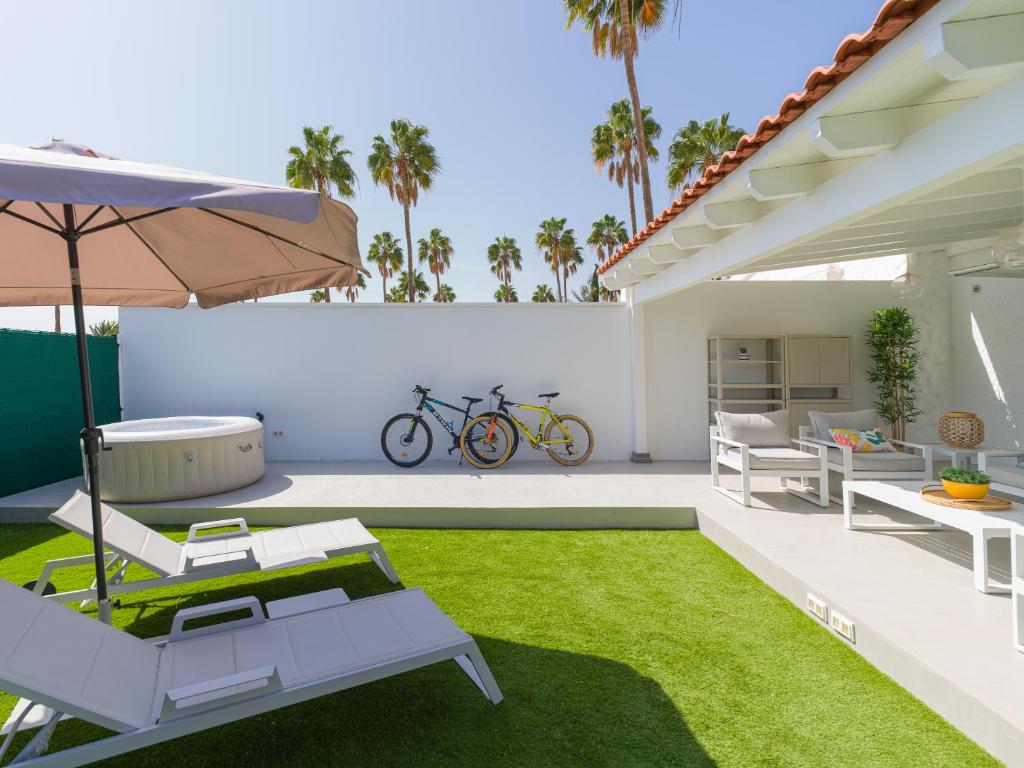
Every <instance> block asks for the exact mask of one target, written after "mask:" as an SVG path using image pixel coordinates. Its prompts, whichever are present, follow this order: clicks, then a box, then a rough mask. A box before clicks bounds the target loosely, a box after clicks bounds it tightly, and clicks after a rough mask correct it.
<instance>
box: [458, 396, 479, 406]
mask: <svg viewBox="0 0 1024 768" xmlns="http://www.w3.org/2000/svg"><path fill="white" fill-rule="evenodd" d="M462 399H463V400H465V401H466V403H467V404H469V405H473V404H474V403H482V402H483V401H484V399H483V398H482V397H466V396H465V395H463V396H462Z"/></svg>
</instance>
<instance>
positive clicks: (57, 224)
mask: <svg viewBox="0 0 1024 768" xmlns="http://www.w3.org/2000/svg"><path fill="white" fill-rule="evenodd" d="M36 208H38V209H39V210H40V211H42V212H43V213H45V214H46V218H48V219H49V220H50V221H52V222H53V226H55V227H56V228H57V229H59V230H60V231H61V232H66V230H65V229H64V226H63V225H62V224H61V223H60V222H59V221H57V217H56V216H54V215H53V214H52V213H50V211H49V210H48V209H47V207H46V206H45V205H43V204H42V203H40V202H39V201H36Z"/></svg>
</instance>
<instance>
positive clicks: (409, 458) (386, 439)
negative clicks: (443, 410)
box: [380, 413, 434, 467]
mask: <svg viewBox="0 0 1024 768" xmlns="http://www.w3.org/2000/svg"><path fill="white" fill-rule="evenodd" d="M433 445H434V436H433V435H432V434H431V432H430V427H428V426H427V422H425V421H424V420H423V417H422V416H420V415H418V414H415V413H400V414H398V415H397V416H392V417H391V418H390V419H389V420H388V423H387V424H385V425H384V429H382V430H381V432H380V447H381V449H382V450H383V451H384V455H385V456H387V457H388V461H390V462H391V463H392V464H394V465H396V466H399V467H415V466H416V465H417V464H419V463H420V462H422V461H423V460H424V459H425V458H427V456H429V455H430V449H431V448H432V447H433Z"/></svg>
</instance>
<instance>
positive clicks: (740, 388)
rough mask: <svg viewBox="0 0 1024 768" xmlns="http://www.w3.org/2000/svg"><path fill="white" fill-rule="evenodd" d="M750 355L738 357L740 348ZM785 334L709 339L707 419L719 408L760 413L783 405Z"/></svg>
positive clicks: (711, 420)
mask: <svg viewBox="0 0 1024 768" xmlns="http://www.w3.org/2000/svg"><path fill="white" fill-rule="evenodd" d="M741 348H744V349H746V354H747V355H749V359H740V354H741V353H740V349H741ZM784 353H785V337H783V336H712V337H711V338H709V339H708V421H709V423H711V422H713V421H714V413H715V411H718V410H723V411H733V412H739V413H743V412H750V413H760V412H764V411H773V410H781V409H783V408H785V406H786V384H785V358H784Z"/></svg>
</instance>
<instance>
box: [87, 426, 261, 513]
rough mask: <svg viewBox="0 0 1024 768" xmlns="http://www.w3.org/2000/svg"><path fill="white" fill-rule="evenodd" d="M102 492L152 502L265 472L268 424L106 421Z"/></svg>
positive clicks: (110, 497)
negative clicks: (265, 430) (264, 433)
mask: <svg viewBox="0 0 1024 768" xmlns="http://www.w3.org/2000/svg"><path fill="white" fill-rule="evenodd" d="M102 429H103V440H104V443H105V445H106V447H107V448H109V449H110V450H107V451H102V452H101V453H100V496H101V497H102V498H103V500H104V501H120V502H149V501H174V500H176V499H192V498H196V497H197V496H210V495H212V494H215V493H223V492H225V491H230V490H233V489H235V488H241V487H243V486H246V485H249V484H251V483H255V482H256V481H257V480H259V479H260V478H261V477H263V472H264V465H263V425H262V424H261V423H260V422H259V421H257V420H256V419H250V418H247V417H243V416H175V417H171V418H164V419H139V420H138V421H120V422H117V423H115V424H104V425H103V426H102Z"/></svg>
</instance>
